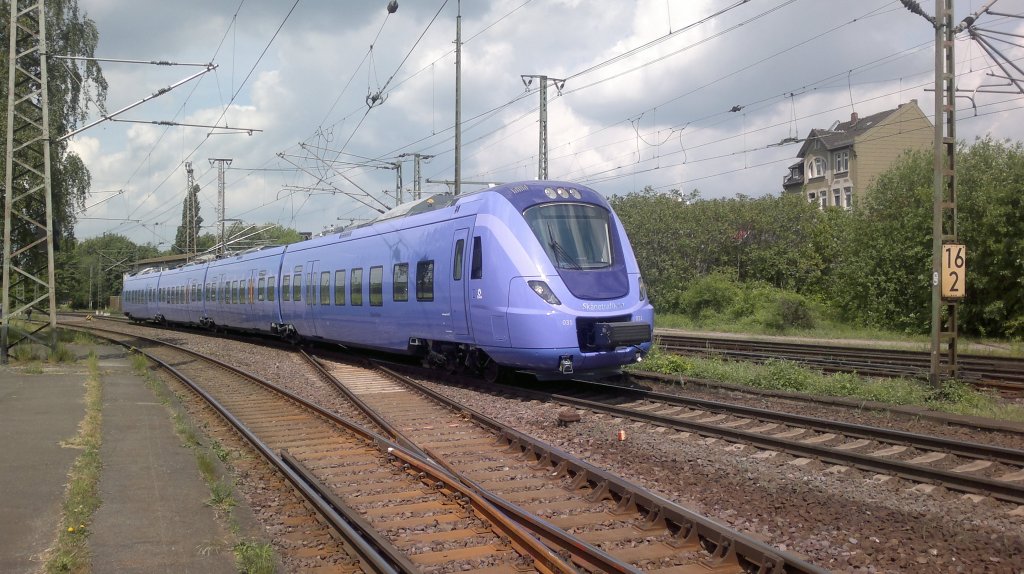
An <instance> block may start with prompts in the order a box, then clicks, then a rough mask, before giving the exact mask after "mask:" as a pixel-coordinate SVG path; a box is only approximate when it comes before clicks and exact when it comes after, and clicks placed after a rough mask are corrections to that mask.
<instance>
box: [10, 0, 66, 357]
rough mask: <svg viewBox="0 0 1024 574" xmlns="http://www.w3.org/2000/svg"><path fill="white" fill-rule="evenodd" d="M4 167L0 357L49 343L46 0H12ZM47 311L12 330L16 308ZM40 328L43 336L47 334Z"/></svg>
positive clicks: (52, 296) (53, 337)
mask: <svg viewBox="0 0 1024 574" xmlns="http://www.w3.org/2000/svg"><path fill="white" fill-rule="evenodd" d="M10 6H11V14H10V18H11V19H10V32H9V33H10V52H9V53H8V76H7V78H8V79H7V89H8V91H7V140H6V144H7V148H6V150H5V151H6V156H7V157H6V162H5V167H6V171H5V174H4V176H5V177H4V228H3V286H2V290H3V298H2V304H3V307H2V310H0V362H3V363H6V362H7V358H8V351H9V350H10V349H11V348H12V347H13V346H15V345H17V344H19V343H22V342H29V341H35V342H38V343H41V344H43V345H46V346H49V347H51V348H52V347H54V346H55V345H56V342H57V303H56V289H55V285H56V282H55V279H54V262H53V205H52V195H51V178H50V117H49V99H48V96H47V73H46V57H45V54H46V13H45V10H44V7H43V0H11V2H10ZM33 311H39V314H38V315H36V318H37V319H39V318H43V317H45V318H46V319H47V321H46V322H41V321H37V322H34V323H31V322H30V323H25V328H24V329H19V330H18V332H17V333H14V332H13V331H12V329H11V328H10V327H11V319H12V318H13V317H16V316H22V315H24V316H26V318H31V315H32V312H33ZM44 334H45V340H44Z"/></svg>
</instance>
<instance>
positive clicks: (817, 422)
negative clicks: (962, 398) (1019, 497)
mask: <svg viewBox="0 0 1024 574" xmlns="http://www.w3.org/2000/svg"><path fill="white" fill-rule="evenodd" d="M578 384H581V385H584V388H591V387H592V388H594V389H596V390H598V391H606V392H610V393H615V394H616V395H617V396H620V397H621V396H623V395H631V396H636V397H640V398H644V399H648V400H654V401H660V402H664V403H668V404H672V405H677V406H683V407H690V408H696V409H700V410H705V411H708V412H714V413H728V414H735V415H739V416H744V417H750V418H753V419H757V420H763V421H772V422H779V423H783V424H790V425H796V426H801V427H807V428H810V429H812V430H816V431H821V432H839V433H842V434H844V435H848V436H855V437H858V438H867V439H871V440H877V441H880V442H887V443H892V444H899V445H908V446H914V447H922V448H927V449H933V450H939V451H942V452H948V453H951V454H955V455H957V456H962V457H965V458H974V459H984V460H992V461H995V462H1000V463H1003V464H1013V465H1019V466H1024V450H1018V449H1014V448H1007V447H1001V446H994V445H988V444H982V443H977V442H968V441H959V440H953V439H947V438H943V437H938V436H933V435H923V434H916V433H911V432H906V431H901V430H894V429H887V428H882V427H873V426H869V425H861V424H855V423H846V422H842V421H834V420H829V419H822V418H817V417H809V416H805V415H797V414H791V413H786V412H781V411H774V410H768V409H761V408H757V407H748V406H746V405H737V404H732V403H723V402H718V401H709V400H706V399H694V398H689V397H682V396H679V395H673V394H669V393H661V392H657V391H650V390H647V389H640V388H635V387H621V386H616V385H609V384H605V383H594V382H590V381H581V382H579V383H578ZM551 396H553V397H556V398H559V397H562V396H571V395H562V394H560V393H551Z"/></svg>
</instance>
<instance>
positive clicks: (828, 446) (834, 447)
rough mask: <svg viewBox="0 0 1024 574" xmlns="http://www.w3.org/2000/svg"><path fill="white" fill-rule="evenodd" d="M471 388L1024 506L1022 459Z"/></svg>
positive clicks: (589, 394)
mask: <svg viewBox="0 0 1024 574" xmlns="http://www.w3.org/2000/svg"><path fill="white" fill-rule="evenodd" d="M462 384H464V385H465V386H469V387H472V388H478V389H479V388H485V389H486V390H487V392H491V393H501V394H506V395H507V394H510V395H514V396H520V397H522V398H523V399H526V400H538V401H553V402H556V403H560V404H564V405H566V406H568V407H572V408H573V409H581V410H583V411H585V412H590V413H599V414H603V415H608V416H612V417H619V418H622V419H628V420H632V421H636V422H641V423H647V424H650V425H653V426H655V427H659V428H665V429H674V430H676V431H678V432H679V433H690V434H695V435H698V436H701V437H712V438H716V439H722V440H725V441H727V442H729V443H731V444H734V445H737V447H738V449H740V450H743V449H746V448H748V447H754V448H757V449H760V454H756V455H754V456H756V457H758V458H768V457H773V456H775V454H777V453H786V454H789V455H791V456H792V457H794V458H792V459H790V460H789V462H790V463H793V464H806V463H808V462H810V461H820V462H823V463H826V464H829V465H833V466H834V467H835V468H834V470H833V471H834V472H840V473H841V472H843V471H844V470H845V469H847V468H857V469H860V470H862V471H866V472H868V473H873V474H874V477H873V478H871V480H875V481H878V482H884V481H887V480H889V479H891V478H901V479H906V480H908V481H911V482H913V483H916V484H915V485H914V486H912V488H916V489H918V490H922V491H930V490H932V489H934V488H935V487H937V486H941V487H944V488H947V489H949V490H951V491H955V492H960V493H964V494H968V495H972V496H983V497H991V498H993V499H996V500H1001V501H1004V502H1008V503H1011V504H1024V451H1022V450H1019V449H1014V448H1006V447H1000V446H994V445H988V444H980V443H976V442H965V441H958V440H952V439H947V438H942V437H937V436H931V435H921V434H915V433H909V432H903V431H897V430H891V429H886V428H880V427H871V426H865V425H858V424H851V423H844V422H839V421H833V420H827V419H820V418H814V417H807V416H802V415H794V414H788V413H783V412H778V411H769V410H765V409H758V408H753V407H748V406H743V405H736V404H731V403H724V402H715V401H708V400H701V399H692V398H687V397H682V396H677V395H672V394H665V393H659V392H654V391H650V390H647V389H643V388H630V387H621V386H611V385H605V384H600V383H593V382H587V381H577V382H573V383H571V384H564V385H559V386H556V387H554V389H553V390H548V389H550V388H552V387H551V385H550V384H549V385H548V387H547V388H546V389H545V390H543V391H538V390H530V389H523V388H520V387H509V386H504V385H486V384H484V383H481V382H479V381H464V382H463V383H462Z"/></svg>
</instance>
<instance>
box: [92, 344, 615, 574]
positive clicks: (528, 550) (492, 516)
mask: <svg viewBox="0 0 1024 574" xmlns="http://www.w3.org/2000/svg"><path fill="white" fill-rule="evenodd" d="M85 329H87V330H94V329H93V328H92V327H88V328H85ZM95 330H103V331H107V332H113V333H118V334H120V335H122V336H126V337H130V338H133V339H139V340H143V341H148V342H151V343H155V344H158V345H161V346H165V347H168V348H171V349H174V350H176V351H179V352H183V353H185V354H187V355H190V356H193V357H196V358H198V359H200V360H203V361H207V362H209V363H212V364H214V365H216V366H218V367H220V368H223V369H225V370H228V371H230V372H232V373H235V374H237V375H239V376H241V377H243V378H246V379H248V380H250V381H252V382H253V383H256V384H258V385H260V386H262V387H264V388H266V389H267V390H269V391H271V392H274V393H277V394H279V395H281V396H282V397H283V398H285V399H288V400H290V401H292V402H294V403H297V404H298V405H300V406H302V407H304V408H306V409H308V410H310V411H312V412H313V413H314V414H316V415H319V416H321V417H324V418H326V419H328V420H329V421H330V422H332V423H334V424H337V425H339V426H341V427H343V428H345V429H346V430H349V431H352V432H355V433H357V434H358V435H360V436H362V437H363V438H364V439H367V440H369V441H372V442H373V443H374V444H375V445H377V447H378V448H380V449H382V450H385V451H386V452H387V454H388V455H389V456H392V457H395V458H398V459H401V460H402V461H403V462H404V463H406V464H407V465H412V466H414V467H416V468H417V469H418V470H419V471H420V472H423V473H428V472H429V473H430V474H431V475H432V476H433V477H434V478H435V479H436V480H437V481H440V482H441V483H442V484H443V485H444V486H446V487H449V488H450V489H452V490H454V491H460V492H462V494H463V495H464V496H466V497H467V498H468V499H470V500H471V501H472V507H473V508H474V509H475V510H476V511H477V512H479V513H480V514H481V515H482V516H483V517H485V518H487V519H489V520H491V522H492V524H495V525H496V526H497V528H498V529H499V530H500V531H501V532H502V533H503V534H504V535H506V536H507V537H508V538H509V539H510V540H511V541H513V543H514V544H515V545H516V547H517V548H518V549H519V550H520V551H521V552H522V553H523V554H524V555H527V556H530V557H531V558H532V559H533V560H534V566H535V567H537V569H538V570H540V571H542V572H545V573H550V574H555V573H564V574H576V573H577V571H576V569H575V568H573V567H572V566H571V565H569V564H567V563H565V562H564V561H563V560H562V559H561V558H560V557H559V556H557V555H556V554H554V553H552V552H551V551H550V549H548V548H547V547H546V546H544V545H543V544H542V543H541V542H540V541H538V540H537V539H536V538H533V537H532V536H530V535H528V534H527V533H526V532H524V531H523V530H522V529H521V527H520V526H519V525H518V524H516V523H514V522H511V521H509V520H507V519H505V518H504V515H503V514H501V512H500V511H499V510H498V508H497V507H495V506H494V505H492V504H491V503H490V502H489V501H487V500H486V499H484V498H481V497H479V496H478V495H476V494H475V493H469V492H466V487H465V486H464V485H462V484H461V483H460V482H459V480H458V478H457V477H454V476H451V475H449V474H448V473H447V471H446V470H445V469H444V467H441V466H438V465H436V464H434V463H433V461H431V460H430V459H428V458H424V457H423V456H422V454H421V453H418V452H415V451H412V452H410V451H406V450H405V448H404V447H403V446H402V445H399V444H397V443H395V442H392V441H391V440H389V439H387V438H385V437H381V436H380V435H377V434H376V433H373V432H372V431H369V430H368V429H364V428H363V427H361V426H359V425H357V424H355V423H354V422H352V421H349V420H347V419H345V418H343V417H340V416H338V415H337V414H335V413H332V412H330V411H328V410H325V409H323V408H322V407H320V406H318V405H316V404H313V403H311V402H309V401H307V400H306V399H303V398H302V397H299V396H298V395H295V394H294V393H291V392H290V391H287V390H285V389H282V388H280V387H277V386H276V385H273V384H271V383H269V382H267V381H264V380H263V379H261V378H260V377H257V376H256V375H253V374H251V373H249V372H247V371H245V370H244V369H240V368H238V367H235V366H233V365H229V364H226V363H224V362H222V361H219V360H217V359H214V358H212V357H208V356H206V355H203V354H201V353H198V352H196V351H192V350H191V349H186V348H184V347H180V346H178V345H175V344H173V343H168V342H166V341H160V340H157V339H150V338H148V337H144V336H139V335H129V334H126V333H120V332H117V331H110V330H106V329H95ZM121 344H122V345H123V343H121ZM136 350H139V349H137V348H136ZM139 351H140V352H144V351H141V350H139ZM145 354H146V356H147V357H150V359H152V360H154V361H156V362H158V363H159V364H160V365H161V366H162V367H163V368H165V369H167V370H169V371H170V372H172V373H173V374H174V375H175V376H176V377H178V378H179V379H181V380H182V381H183V382H185V384H187V385H188V386H189V387H190V388H192V389H193V390H194V391H195V392H196V393H197V394H199V395H200V396H201V397H203V399H204V400H206V401H207V402H208V403H209V404H210V405H211V406H212V407H213V408H214V409H216V410H217V411H218V412H219V413H220V414H221V415H222V416H223V417H224V418H225V420H228V421H229V422H230V423H231V424H232V425H233V426H235V428H236V429H238V431H239V432H240V433H242V434H243V436H245V437H246V439H247V440H250V441H251V442H252V444H253V445H254V446H256V447H257V449H258V450H259V451H260V453H261V454H263V455H264V456H265V457H268V460H270V461H271V462H272V463H273V464H274V465H275V466H276V467H278V468H279V469H281V470H282V474H284V475H285V476H286V477H287V478H288V479H289V481H290V482H292V483H293V484H295V486H296V488H298V489H299V490H300V492H302V493H303V496H305V497H306V498H307V499H308V500H309V501H310V503H312V504H313V505H314V506H315V507H316V508H317V510H318V511H320V510H321V509H323V515H324V516H325V518H327V519H328V520H329V522H330V523H331V524H332V526H335V524H334V522H335V521H334V520H332V519H331V518H332V515H337V513H336V510H341V509H344V512H343V514H344V515H345V517H346V518H348V517H349V516H351V517H352V520H351V521H350V522H346V521H344V520H342V521H341V522H339V524H338V525H337V527H341V528H343V529H342V530H339V532H340V533H341V534H343V535H346V533H347V531H355V532H362V531H361V530H359V529H358V528H356V529H355V530H353V528H355V527H356V525H362V526H363V527H368V528H369V530H367V531H366V538H368V539H370V540H371V541H373V542H374V543H375V544H376V543H377V542H382V543H384V544H386V546H383V547H381V548H380V551H381V555H382V556H384V557H386V558H387V559H389V560H391V561H393V562H395V563H397V564H398V565H400V566H401V567H402V570H401V572H419V571H420V570H419V568H418V567H417V566H415V564H413V563H412V561H410V560H409V559H408V557H407V556H406V555H405V554H403V553H402V552H401V551H400V550H398V549H397V548H395V547H394V546H392V545H391V544H390V542H388V541H387V540H386V539H385V538H383V537H382V536H380V535H379V533H377V532H376V531H375V530H373V528H372V526H369V525H368V523H366V522H365V521H364V520H362V517H361V516H360V515H359V513H358V512H357V511H355V510H353V509H349V508H348V507H347V506H345V505H344V503H342V502H341V500H340V499H338V498H337V497H334V496H333V495H331V494H330V492H329V491H327V490H325V491H318V490H317V489H316V486H317V485H321V483H319V481H314V482H312V483H307V482H305V481H304V480H303V478H302V477H303V475H304V474H308V473H302V472H300V471H299V470H298V469H297V468H296V467H295V466H292V465H289V464H286V463H285V462H284V458H285V457H284V453H282V456H280V457H278V456H276V455H274V453H273V452H272V450H271V449H270V448H269V447H267V446H266V445H265V444H264V443H263V442H261V441H259V439H258V438H257V437H256V436H255V435H254V434H253V433H252V432H250V431H249V430H248V429H247V428H246V427H245V425H244V423H242V422H241V421H239V420H238V419H237V418H236V417H234V416H233V415H232V414H231V413H230V412H229V411H228V410H227V409H226V408H225V407H223V406H222V405H221V404H220V403H219V402H217V400H216V399H215V398H214V397H213V396H212V395H210V394H209V393H207V392H206V391H205V390H203V389H202V388H200V387H199V386H198V385H196V384H195V383H193V382H192V381H191V380H189V379H188V378H187V377H186V376H185V375H184V374H182V373H180V372H178V371H177V370H176V369H174V368H173V367H171V366H170V365H168V364H167V363H165V362H163V361H161V360H159V359H158V358H156V357H153V356H152V355H150V354H149V353H145ZM289 458H291V459H292V460H293V461H294V460H295V459H294V457H290V455H289ZM296 462H297V461H296ZM298 466H301V464H299V465H298ZM296 481H297V482H296ZM321 486H322V485H321ZM358 540H364V539H363V538H358ZM588 558H589V557H588ZM368 559H371V560H372V556H368ZM620 571H621V572H630V573H633V572H635V571H634V570H632V569H630V570H626V571H622V570H609V572H620Z"/></svg>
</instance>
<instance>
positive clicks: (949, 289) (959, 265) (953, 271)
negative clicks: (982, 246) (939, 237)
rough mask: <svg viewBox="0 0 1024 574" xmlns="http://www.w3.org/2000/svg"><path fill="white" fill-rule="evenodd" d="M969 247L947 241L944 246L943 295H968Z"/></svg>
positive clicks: (959, 297) (952, 297) (960, 297)
mask: <svg viewBox="0 0 1024 574" xmlns="http://www.w3.org/2000/svg"><path fill="white" fill-rule="evenodd" d="M966 280H967V248H966V247H964V246H963V245H957V244H954V243H946V244H943V246H942V296H943V297H946V298H950V299H962V298H963V297H964V295H966V288H965V287H966Z"/></svg>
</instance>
